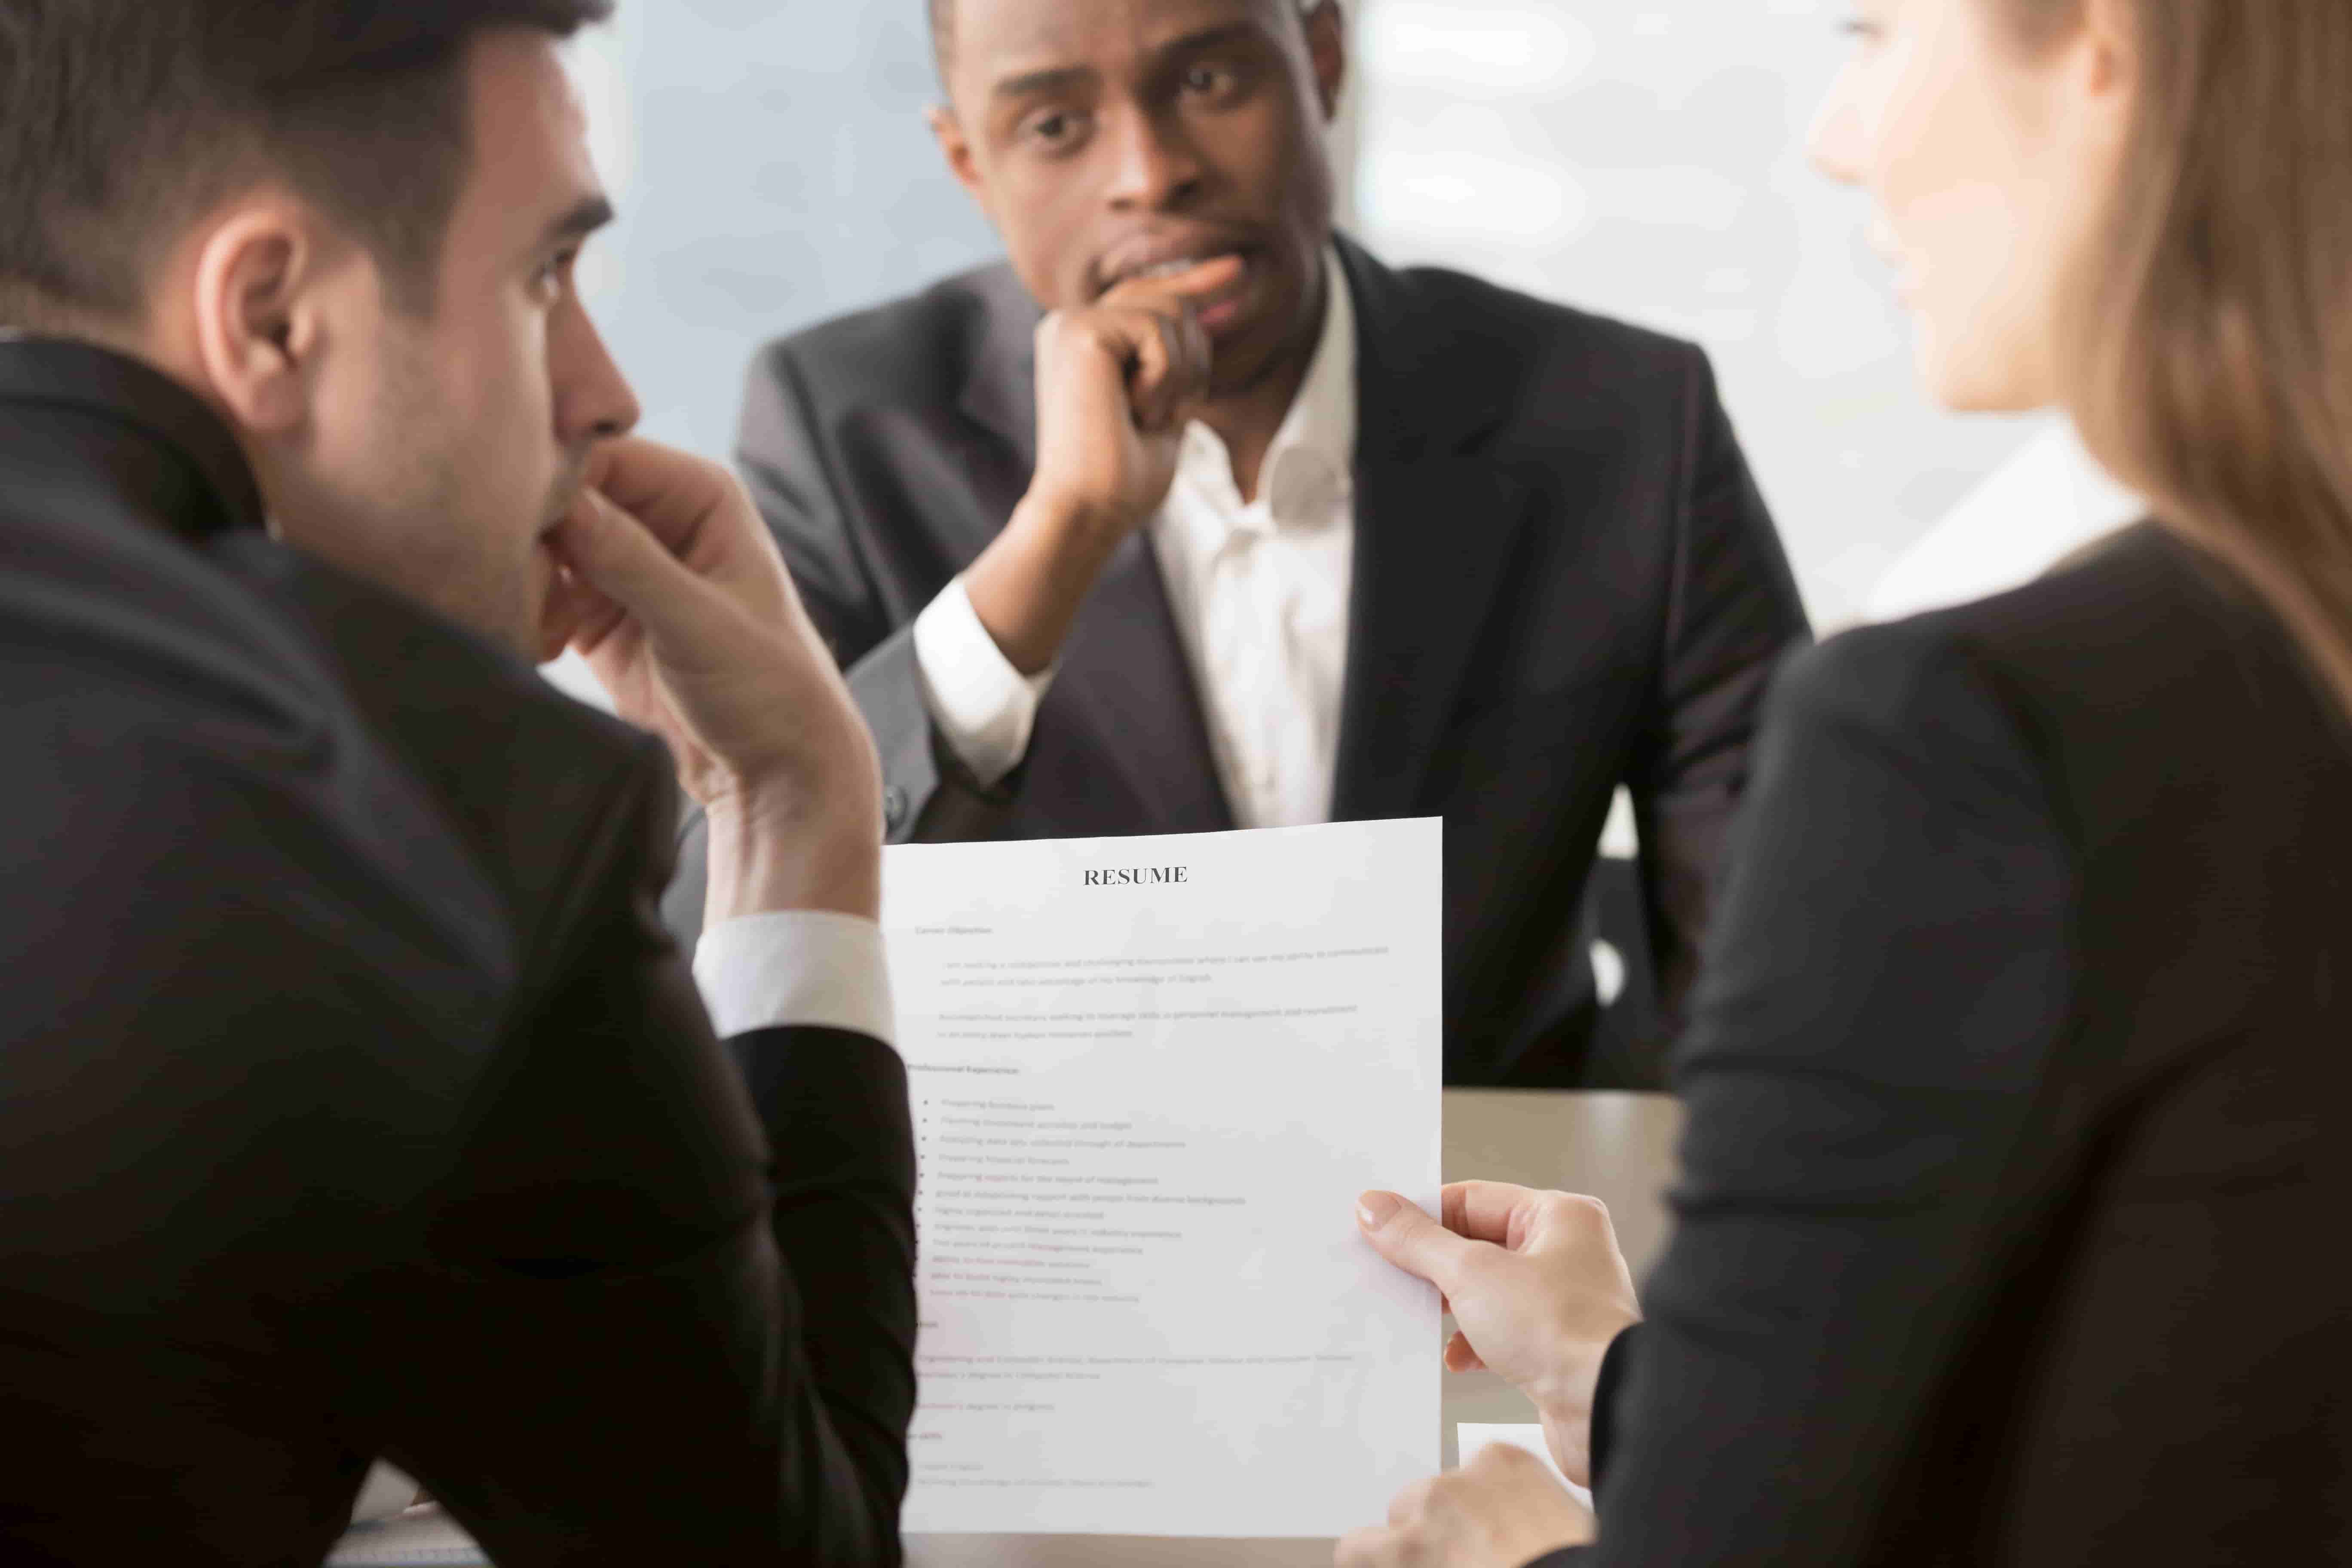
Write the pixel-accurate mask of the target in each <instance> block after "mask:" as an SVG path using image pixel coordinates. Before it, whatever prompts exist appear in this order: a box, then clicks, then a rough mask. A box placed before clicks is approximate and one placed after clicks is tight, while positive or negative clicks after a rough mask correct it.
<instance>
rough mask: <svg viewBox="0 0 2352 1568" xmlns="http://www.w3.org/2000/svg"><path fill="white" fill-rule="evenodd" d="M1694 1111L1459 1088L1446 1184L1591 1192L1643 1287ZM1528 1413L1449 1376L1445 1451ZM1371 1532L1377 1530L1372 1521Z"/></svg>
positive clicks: (1105, 1540) (933, 1552)
mask: <svg viewBox="0 0 2352 1568" xmlns="http://www.w3.org/2000/svg"><path fill="white" fill-rule="evenodd" d="M1681 1129H1682V1111H1681V1108H1680V1107H1679V1106H1677V1105H1676V1104H1675V1102H1674V1101H1673V1100H1667V1099H1665V1098H1664V1097H1663V1096H1658V1095H1643V1094H1561V1093H1549V1092H1543V1091H1524V1090H1508V1089H1451V1090H1448V1091H1447V1093H1446V1096H1445V1179H1446V1180H1447V1181H1449V1182H1455V1181H1465V1180H1470V1179H1474V1178H1475V1179H1484V1180H1488V1181H1498V1182H1516V1183H1517V1184H1520V1185H1522V1186H1530V1187H1557V1188H1559V1189H1561V1190H1563V1191H1566V1192H1577V1193H1589V1194H1592V1195H1593V1196H1595V1197H1597V1198H1599V1199H1601V1201H1602V1202H1603V1203H1605V1204H1607V1205H1609V1212H1610V1215H1611V1216H1612V1218H1613V1219H1614V1220H1615V1222H1616V1226H1617V1237H1618V1240H1619V1242H1620V1243H1621V1244H1622V1246H1623V1247H1624V1249H1625V1258H1626V1261H1627V1262H1629V1263H1631V1264H1632V1265H1633V1277H1634V1278H1635V1279H1642V1278H1643V1276H1645V1275H1646V1274H1647V1273H1648V1271H1649V1267H1650V1264H1651V1263H1652V1262H1653V1261H1654V1260H1655V1258H1656V1257H1657V1254H1658V1249H1659V1247H1660V1246H1661V1245H1662V1244H1663V1243H1664V1240H1665V1229H1666V1215H1665V1208H1664V1202H1663V1196H1662V1194H1663V1193H1664V1188H1665V1184H1666V1182H1667V1180H1668V1179H1669V1178H1670V1177H1671V1175H1672V1174H1673V1170H1674V1149H1675V1139H1676V1138H1677V1137H1678V1136H1679V1135H1680V1132H1681ZM1534 1419H1535V1411H1534V1409H1533V1407H1532V1406H1530V1405H1528V1402H1527V1401H1526V1400H1525V1399H1523V1398H1522V1397H1520V1395H1519V1394H1517V1392H1516V1391H1514V1390H1513V1389H1511V1388H1510V1387H1509V1386H1508V1385H1507V1384H1504V1383H1503V1382H1502V1380H1501V1379H1499V1378H1496V1377H1495V1376H1494V1375H1493V1374H1491V1373H1467V1374H1463V1373H1447V1374H1446V1377H1445V1395H1444V1415H1443V1420H1444V1456H1445V1460H1446V1462H1447V1463H1448V1464H1451V1463H1452V1462H1453V1459H1454V1424H1455V1423H1456V1422H1460V1421H1475V1422H1532V1421H1533V1420H1534ZM1364 1522H1365V1523H1367V1524H1372V1523H1377V1522H1378V1521H1376V1520H1366V1521H1364ZM907 1561H908V1563H909V1564H910V1565H911V1568H1080V1565H1081V1564H1086V1565H1089V1568H1091V1565H1094V1564H1099V1563H1119V1564H1120V1565H1121V1568H1210V1565H1212V1564H1214V1565H1219V1568H1227V1565H1230V1568H1240V1565H1243V1564H1246V1565H1248V1568H1294V1565H1295V1568H1307V1565H1309V1564H1313V1565H1317V1568H1320V1565H1323V1564H1328V1563H1329V1562H1330V1561H1331V1543H1330V1542H1328V1541H1169V1540H1159V1539H1141V1538H1131V1537H1126V1536H1099V1535H1097V1536H1025V1535H936V1536H910V1537H908V1542H907Z"/></svg>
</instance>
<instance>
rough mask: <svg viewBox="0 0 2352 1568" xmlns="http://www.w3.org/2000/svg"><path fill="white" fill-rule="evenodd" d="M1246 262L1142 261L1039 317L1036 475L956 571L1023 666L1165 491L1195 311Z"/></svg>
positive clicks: (1203, 385)
mask: <svg viewBox="0 0 2352 1568" xmlns="http://www.w3.org/2000/svg"><path fill="white" fill-rule="evenodd" d="M1171 265H1172V263H1171ZM1247 270H1248V264H1247V262H1245V261H1244V260H1243V259H1242V258H1240V257H1237V256H1218V257H1213V258H1210V259H1208V260H1206V261H1202V262H1200V263H1199V264H1197V265H1193V266H1189V267H1185V268H1182V269H1181V270H1178V271H1174V272H1172V273H1171V272H1169V271H1166V270H1165V269H1164V268H1161V267H1153V268H1146V269H1144V270H1143V271H1141V272H1140V273H1139V274H1138V275H1136V276H1134V277H1132V278H1129V279H1127V280H1126V281H1124V282H1121V283H1119V284H1118V286H1116V287H1115V288H1113V289H1109V290H1108V292H1106V293H1105V294H1104V295H1103V296H1102V298H1101V299H1100V300H1097V301H1096V302H1095V303H1094V304H1093V305H1091V306H1089V307H1087V309H1085V310H1057V311H1055V312H1054V313H1053V314H1052V315H1049V316H1047V317H1046V318H1045V321H1043V322H1041V323H1040V324H1039V326H1038V328H1037V468H1036V473H1035V475H1034V478H1033V479H1031V481H1030V485H1029V493H1028V494H1027V495H1026V496H1024V498H1023V499H1022V501H1021V504H1020V506H1019V507H1017V508H1015V509H1014V510H1013V519H1012V521H1010V522H1008V523H1007V524H1006V525H1005V528H1004V531H1003V533H1001V534H999V535H998V536H997V538H996V540H995V542H993V543H992V544H991V545H990V546H989V547H988V549H987V550H986V551H985V552H983V553H982V555H981V557H980V559H979V560H978V561H976V562H974V563H972V565H971V570H970V571H969V572H968V573H966V574H965V576H964V585H965V589H966V591H967V592H968V593H969V594H970V595H971V605H972V609H973V611H974V612H975V613H977V614H978V616H980V623H981V625H982V626H985V627H986V628H987V629H988V634H989V636H990V637H992V638H993V639H995V642H996V646H997V647H999V648H1000V649H1002V650H1003V654H1004V657H1005V658H1007V659H1008V660H1009V661H1010V662H1011V663H1012V664H1013V668H1016V669H1019V670H1020V671H1022V672H1023V673H1024V674H1027V675H1034V674H1036V673H1037V672H1039V671H1041V670H1044V669H1045V668H1049V667H1050V666H1051V665H1052V664H1053V663H1054V661H1055V658H1058V657H1059V655H1060V653H1061V648H1062V644H1063V642H1064V640H1065V639H1066V638H1067V637H1068V636H1069V633H1070V626H1071V625H1072V623H1073V622H1074V621H1075V620H1076V618H1077V613H1078V607H1079V605H1082V604H1083V603H1084V602H1085V600H1086V596H1087V593H1088V592H1089V591H1091V590H1092V589H1093V587H1094V584H1095V580H1096V578H1097V577H1098V576H1099V575H1100V574H1101V573H1102V570H1103V567H1104V566H1105V564H1106V563H1108V561H1109V560H1110V556H1111V552H1113V551H1115V550H1117V549H1118V546H1119V545H1120V544H1121V543H1122V542H1125V541H1126V539H1127V536H1128V535H1129V534H1130V533H1132V532H1134V531H1136V529H1138V528H1139V527H1141V526H1142V525H1143V523H1144V522H1145V521H1148V520H1149V519H1150V517H1151V516H1152V514H1153V513H1155V512H1157V511H1158V510H1160V503H1161V502H1162V501H1163V500H1166V499H1167V496H1168V489H1169V487H1170V486H1171V484H1173V483H1174V482H1175V478H1176V463H1177V456H1178V453H1179V451H1180V450H1181V446H1182V442H1183V437H1184V426H1185V425H1186V423H1187V422H1188V421H1189V420H1190V419H1191V417H1192V414H1193V412H1194V411H1195V410H1196V409H1197V408H1198V407H1199V406H1200V405H1201V403H1202V400H1203V399H1204V398H1205V397H1206V396H1207V394H1208V390H1209V369H1210V355H1211V350H1210V342H1209V334H1208V332H1207V331H1205V330H1204V329H1203V327H1202V323H1201V311H1202V306H1203V305H1204V304H1207V303H1208V302H1210V301H1213V300H1215V298H1216V296H1218V295H1219V294H1221V293H1223V292H1224V291H1225V290H1227V289H1231V288H1232V287H1233V286H1234V284H1235V283H1237V282H1239V281H1240V280H1241V279H1242V278H1243V277H1244V275H1245V274H1246V272H1247Z"/></svg>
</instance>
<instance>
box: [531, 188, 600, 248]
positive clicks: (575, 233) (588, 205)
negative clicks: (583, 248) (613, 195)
mask: <svg viewBox="0 0 2352 1568" xmlns="http://www.w3.org/2000/svg"><path fill="white" fill-rule="evenodd" d="M615 216H618V215H616V214H615V213H614V211H613V204H612V202H611V200H610V199H609V198H607V197H605V196H603V195H593V196H583V197H581V198H580V199H579V200H578V201H576V202H574V203H572V205H571V207H570V208H568V209H567V210H566V211H565V212H564V214H563V216H561V217H559V218H557V219H556V220H555V221H554V222H553V223H551V224H549V225H548V226H547V227H546V228H545V229H544V230H543V231H542V232H541V235H540V243H541V245H553V244H555V243H556V242H557V241H559V240H567V239H585V238H587V237H589V236H590V235H592V234H593V233H595V232H596V231H597V230H598V229H600V228H602V227H604V226H605V225H606V224H608V223H611V222H612V221H613V219H614V217H615Z"/></svg>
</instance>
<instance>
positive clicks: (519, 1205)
mask: <svg viewBox="0 0 2352 1568" xmlns="http://www.w3.org/2000/svg"><path fill="white" fill-rule="evenodd" d="M260 521H261V510H260V500H259V498H258V496H257V493H256V491H255V489H254V484H253V480H252V479H251V478H250V476H249V474H248V473H247V469H246V468H245V466H244V464H243V462H242V460H241V458H240V457H239V455H238V453H237V450H236V447H235V445H234V444H233V442H232V441H231V439H230V437H229V436H228V435H227V433H226V431H225V430H224V429H223V428H222V427H221V426H219V425H218V424H217V423H216V422H215V420H214V419H213V417H212V416H210V415H209V414H208V413H207V412H206V411H205V409H204V408H203V407H202V406H201V405H199V404H197V403H196V402H195V400H194V398H193V397H191V396H189V395H187V394H186V393H184V392H183V391H182V390H180V389H179V388H178V387H177V386H176V385H174V384H172V383H170V382H168V381H166V380H164V379H163V378H162V377H161V376H158V375H156V374H153V373H152V372H150V371H148V370H145V369H143V368H142V367H140V366H137V365H134V364H132V363H129V362H127V361H124V360H121V359H117V358H114V357H111V356H110V355H107V354H103V353H98V352H97V351H94V350H90V349H86V348H79V347H74V346H69V345H65V344H56V343H47V344H45V343H34V342H13V343H10V342H0V562H5V570H0V756H5V757H6V758H8V760H9V761H8V767H7V769H6V772H5V777H0V889H5V895H4V896H0V1149H5V1157H0V1430H5V1431H7V1432H9V1433H11V1434H14V1435H15V1436H16V1441H15V1442H13V1443H12V1444H11V1445H10V1458H9V1459H8V1462H7V1463H6V1465H5V1467H0V1559H5V1561H7V1562H8V1563H12V1564H14V1563H90V1564H107V1565H113V1564H119V1563H141V1562H153V1563H186V1564H192V1565H193V1564H199V1563H207V1564H209V1563H218V1564H236V1565H239V1568H253V1565H255V1564H274V1563H285V1564H296V1563H318V1562H319V1561H320V1558H321V1556H322V1555H323V1554H324V1553H325V1552H326V1551H327V1550H328V1548H329V1546H330V1545H331V1543H332V1542H333V1541H334V1540H335V1537H336V1535H337V1534H338V1532H339V1531H341V1528H342V1525H343V1523H344V1521H345V1520H346V1519H347V1517H348V1514H349V1510H350V1508H351V1503H352V1495H353V1493H354V1491H355V1490H356V1489H357V1487H358V1485H359V1482H360V1479H361V1477H362V1473H363V1471H364V1468H365V1467H366V1464H367V1462H368V1460H369V1459H371V1458H373V1457H374V1456H376V1455H378V1454H383V1455H385V1456H388V1457H390V1458H393V1459H394V1460H395V1461H396V1462H398V1463H399V1464H401V1465H403V1466H404V1467H406V1468H408V1469H410V1470H412V1471H413V1472H414V1473H415V1474H416V1475H417V1476H418V1477H420V1478H421V1479H423V1480H424V1481H425V1483H426V1485H427V1486H429V1487H430V1489H432V1491H433V1492H434V1493H435V1495H436V1496H437V1497H439V1498H441V1499H442V1500H444V1501H445V1502H446V1504H447V1505H448V1507H449V1508H450V1509H451V1510H453V1511H454V1512H455V1513H456V1514H457V1517H458V1518H459V1519H460V1520H462V1521H464V1522H465V1524H466V1525H467V1527H468V1528H469V1529H471V1530H472V1531H474V1532H475V1533H476V1534H477V1535H478V1537H479V1539H480V1540H481V1542H483V1544H484V1545H485V1546H486V1547H487V1548H488V1550H489V1552H491V1553H492V1554H493V1555H495V1556H496V1557H497V1559H498V1560H499V1562H500V1563H518V1564H520V1563H557V1562H562V1563H653V1562H671V1561H687V1560H691V1561H695V1562H724V1563H755V1562H773V1563H782V1562H789V1563H795V1564H798V1563H879V1562H887V1561H893V1560H895V1559H896V1556H897V1550H898V1549H897V1516H898V1503H899V1498H900V1494H901V1492H902V1490H903V1489H904V1486H905V1481H906V1474H907V1471H906V1460H905V1448H904V1439H905V1432H906V1426H907V1422H908V1418H909V1415H910V1412H911V1408H912V1402H913V1396H914V1382H913V1372H912V1348H913V1332H914V1321H913V1293H912V1288H911V1272H910V1271H911V1265H912V1252H913V1237H912V1230H911V1202H912V1184H913V1158H912V1152H911V1138H910V1134H909V1129H908V1112H907V1104H906V1097H905V1080H904V1077H903V1072H902V1069H901V1068H900V1066H899V1064H898V1059H897V1057H896V1055H895V1053H893V1052H892V1051H890V1050H889V1049H888V1048H887V1047H885V1046H883V1045H882V1044H880V1043H878V1042H877V1041H874V1040H870V1039H867V1038H865V1037H861V1036H854V1035H845V1034H840V1033H835V1032H831V1031H825V1030H816V1029H780V1030H773V1031H770V1032H767V1033H765V1034H759V1035H752V1036H749V1037H744V1038H741V1039H739V1040H736V1041H734V1042H733V1047H734V1058H733V1059H732V1060H730V1057H729V1054H728V1053H727V1051H726V1050H724V1049H722V1047H720V1045H719V1042H718V1041H716V1040H715V1039H713V1038H712V1037H711V1034H710V1029H709V1022H708V1020H707V1019H706V1017H705V1016H704V1014H703V1012H702V1010H701V1006H700V1005H699V1003H698V1000H697V998H696V995H695V993H694V990H693V985H692V982H691V980H690V978H689V977H688V973H687V972H686V970H685V968H684V966H683V965H682V964H681V963H679V961H678V958H677V952H676V951H675V949H674V947H673V946H672V944H671V942H670V941H669V938H668V936H667V932H666V931H664V929H663V928H662V926H661V925H660V923H659V921H658V919H657V917H656V899H657V898H658V895H659V892H660V889H661V888H662V887H663V885H664V883H665V881H666V879H667V873H668V871H669V868H670V858H669V846H670V842H671V837H672V829H673V825H674V823H675V820H676V806H675V804H674V799H673V786H672V785H671V784H669V782H668V770H667V767H666V765H665V763H664V760H663V758H662V756H661V754H660V748H659V747H658V746H657V745H656V744H655V743H653V742H649V741H647V740H646V739H645V738H644V737H641V736H637V735H635V734H634V733H633V732H631V731H626V730H625V728H624V727H623V726H620V725H619V724H617V723H614V722H612V721H606V720H604V719H603V718H602V717H601V716H599V715H595V714H593V713H591V712H589V711H588V710H584V709H581V708H579V707H577V706H576V705H573V704H572V703H570V702H568V701H567V700H563V699H562V698H561V697H559V696H557V695H555V694H554V693H552V692H551V690H550V689H547V688H546V687H544V686H543V685H542V684H541V682H540V681H539V680H538V679H537V678H536V676H535V675H534V674H533V673H532V672H531V671H530V669H529V668H527V667H526V666H524V665H522V664H521V663H520V662H519V661H516V660H514V659H512V658H509V657H507V656H505V655H503V654H500V653H499V652H496V651H494V650H492V649H490V648H489V647H487V646H484V645H481V644H479V643H477V642H476V641H474V640H473V639H472V638H470V637H466V636H463V635H461V634H459V633H457V631H455V630H454V629H452V628H450V627H447V626H445V625H443V624H442V623H440V622H439V621H437V620H436V619H435V618H433V617H430V616H426V615H424V614H422V613H420V612H418V611H415V610H414V609H412V608H410V607H409V606H408V605H406V604H404V603H402V602H397V601H395V600H394V599H392V598H390V597H388V596H386V595H383V594H382V593H380V592H377V591H374V590H373V589H371V588H369V587H367V586H365V585H363V584H359V583H357V582H354V581H352V580H350V579H348V578H346V577H344V576H341V575H340V574H336V573H333V572H331V571H328V570H326V569H324V568H322V567H320V566H318V565H316V564H313V563H310V562H308V561H306V560H305V559H303V558H302V557H300V556H299V555H297V554H295V553H294V552H290V551H288V550H286V549H284V548H282V547H280V546H278V545H277V544H275V543H273V542H271V541H270V540H269V539H268V537H267V535H266V534H265V533H264V532H263V531H262V529H261V527H260ZM747 1085H748V1089H749V1091H748V1093H747Z"/></svg>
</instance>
